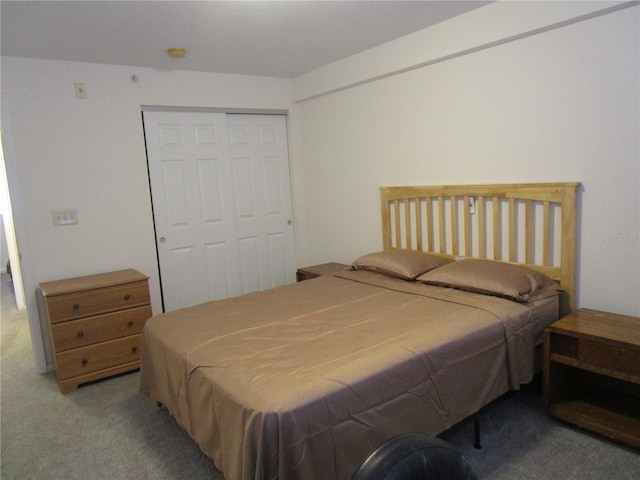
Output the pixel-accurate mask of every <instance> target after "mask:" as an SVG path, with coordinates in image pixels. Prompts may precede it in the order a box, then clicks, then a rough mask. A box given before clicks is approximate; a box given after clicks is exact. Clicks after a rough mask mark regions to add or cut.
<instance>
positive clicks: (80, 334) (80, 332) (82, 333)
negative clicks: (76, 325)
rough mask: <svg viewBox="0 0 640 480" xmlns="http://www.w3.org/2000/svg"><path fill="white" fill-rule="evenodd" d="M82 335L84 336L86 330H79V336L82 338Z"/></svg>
mask: <svg viewBox="0 0 640 480" xmlns="http://www.w3.org/2000/svg"><path fill="white" fill-rule="evenodd" d="M82 337H84V332H83V331H82V330H80V331H79V332H78V338H82Z"/></svg>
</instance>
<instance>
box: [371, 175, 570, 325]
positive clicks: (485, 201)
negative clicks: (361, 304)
mask: <svg viewBox="0 0 640 480" xmlns="http://www.w3.org/2000/svg"><path fill="white" fill-rule="evenodd" d="M580 185H581V184H580V183H579V182H567V183H528V184H496V185H451V186H408V187H407V186H404V187H381V188H380V194H381V208H382V239H383V247H384V249H385V250H390V249H400V248H402V249H409V250H421V251H426V252H430V253H435V254H438V255H442V256H446V257H448V258H455V259H460V258H482V259H489V260H498V261H505V262H509V263H517V264H520V265H525V266H527V267H529V268H531V269H534V270H538V271H540V272H542V273H544V274H546V275H547V276H549V277H550V278H552V279H554V280H555V281H557V282H558V283H559V284H560V288H562V290H563V295H562V297H561V302H560V314H561V315H565V314H567V313H569V312H571V311H572V310H573V309H574V307H575V293H576V266H575V264H576V231H577V225H576V224H577V214H576V207H577V203H576V199H577V191H578V187H580Z"/></svg>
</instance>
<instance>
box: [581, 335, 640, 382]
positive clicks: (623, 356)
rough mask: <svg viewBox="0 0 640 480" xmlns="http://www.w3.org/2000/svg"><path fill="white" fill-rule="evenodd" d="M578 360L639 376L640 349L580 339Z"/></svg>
mask: <svg viewBox="0 0 640 480" xmlns="http://www.w3.org/2000/svg"><path fill="white" fill-rule="evenodd" d="M579 360H580V362H583V363H588V364H591V365H597V366H598V367H599V368H604V369H607V370H611V371H612V372H617V373H621V374H624V375H633V376H634V377H636V378H640V349H632V348H631V347H630V346H628V347H627V348H622V347H618V346H615V345H610V344H606V343H601V342H596V341H592V340H586V339H581V340H580V347H579Z"/></svg>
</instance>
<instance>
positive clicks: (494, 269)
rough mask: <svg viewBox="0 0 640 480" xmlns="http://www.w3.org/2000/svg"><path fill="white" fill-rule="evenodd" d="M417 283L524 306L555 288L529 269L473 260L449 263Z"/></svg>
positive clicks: (546, 279) (422, 277)
mask: <svg viewBox="0 0 640 480" xmlns="http://www.w3.org/2000/svg"><path fill="white" fill-rule="evenodd" d="M418 281H420V282H423V283H426V284H428V285H440V286H444V287H452V288H457V289H459V290H466V291H469V292H475V293H482V294H485V295H493V296H498V297H505V298H509V299H511V300H516V301H518V302H527V301H529V300H530V299H531V298H532V297H533V296H535V295H537V294H539V293H541V292H543V291H544V290H547V289H549V288H555V287H557V285H556V283H555V282H554V281H553V280H551V279H550V278H549V277H547V276H546V275H544V274H542V273H540V272H537V271H535V270H531V269H530V268H526V267H522V266H520V265H513V264H510V263H504V262H498V261H493V260H476V259H467V260H460V261H459V262H452V263H449V264H447V265H444V266H443V267H440V268H438V269H436V270H433V271H431V272H427V273H425V274H424V275H421V276H419V277H418Z"/></svg>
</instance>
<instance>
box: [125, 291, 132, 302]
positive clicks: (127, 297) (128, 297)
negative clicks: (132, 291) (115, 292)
mask: <svg viewBox="0 0 640 480" xmlns="http://www.w3.org/2000/svg"><path fill="white" fill-rule="evenodd" d="M130 298H131V295H129V294H128V293H127V294H126V295H125V296H124V300H125V302H128V301H129V299H130Z"/></svg>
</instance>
